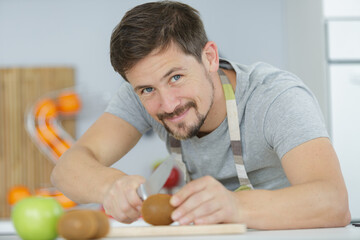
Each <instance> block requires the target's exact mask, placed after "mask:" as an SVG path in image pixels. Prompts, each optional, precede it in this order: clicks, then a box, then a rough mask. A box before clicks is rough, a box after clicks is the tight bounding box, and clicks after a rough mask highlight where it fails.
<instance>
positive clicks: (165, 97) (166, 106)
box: [160, 89, 180, 113]
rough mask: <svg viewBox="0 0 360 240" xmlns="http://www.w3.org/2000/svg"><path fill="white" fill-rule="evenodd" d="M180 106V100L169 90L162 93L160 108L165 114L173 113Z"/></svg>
mask: <svg viewBox="0 0 360 240" xmlns="http://www.w3.org/2000/svg"><path fill="white" fill-rule="evenodd" d="M179 105H180V99H179V98H178V97H177V95H176V93H175V92H174V91H171V90H169V89H167V90H165V91H162V92H161V93H160V108H161V110H162V111H163V112H166V113H172V112H173V111H174V110H175V108H176V107H177V106H179Z"/></svg>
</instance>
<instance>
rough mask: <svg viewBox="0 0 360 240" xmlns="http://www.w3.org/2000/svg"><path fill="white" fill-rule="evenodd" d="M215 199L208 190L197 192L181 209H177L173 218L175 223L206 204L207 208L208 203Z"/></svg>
mask: <svg viewBox="0 0 360 240" xmlns="http://www.w3.org/2000/svg"><path fill="white" fill-rule="evenodd" d="M212 199H213V195H211V194H209V193H208V192H207V191H206V190H203V191H200V192H197V193H195V194H193V195H192V196H190V197H189V198H188V199H186V201H185V202H183V203H182V204H181V205H180V206H179V207H177V208H176V209H175V210H174V211H173V213H172V215H171V217H172V219H173V220H174V221H178V220H179V219H180V218H182V217H184V216H185V215H189V213H191V212H192V211H195V210H196V209H199V207H201V206H202V205H203V204H204V203H205V205H206V206H207V204H206V202H208V201H210V200H212Z"/></svg>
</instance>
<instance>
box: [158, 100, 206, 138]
mask: <svg viewBox="0 0 360 240" xmlns="http://www.w3.org/2000/svg"><path fill="white" fill-rule="evenodd" d="M190 108H194V111H195V117H196V119H195V122H194V123H193V124H186V123H185V122H180V123H178V124H176V126H175V127H173V128H171V127H170V126H169V125H168V124H167V123H166V122H165V120H166V119H167V118H172V117H174V116H178V115H181V114H182V113H184V112H185V111H187V110H188V109H190ZM206 116H207V114H205V115H203V114H200V113H199V111H198V107H197V104H196V103H195V102H194V101H190V102H188V103H186V104H185V105H184V106H180V107H177V108H176V109H175V110H174V111H173V112H172V113H162V114H158V115H157V117H158V118H159V120H160V121H161V122H162V124H163V126H164V127H165V129H166V130H167V131H168V132H169V133H170V134H171V135H173V137H174V138H176V139H178V140H183V139H188V138H192V137H194V136H196V135H197V134H198V132H199V130H200V128H201V126H202V125H203V124H204V121H205V119H206Z"/></svg>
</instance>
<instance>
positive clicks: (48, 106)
mask: <svg viewBox="0 0 360 240" xmlns="http://www.w3.org/2000/svg"><path fill="white" fill-rule="evenodd" d="M34 114H35V116H36V117H37V118H39V117H40V118H54V117H56V116H57V108H56V104H55V102H54V101H53V100H52V99H51V98H44V99H41V100H39V101H38V102H37V103H36V105H35V108H34Z"/></svg>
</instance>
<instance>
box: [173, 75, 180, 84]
mask: <svg viewBox="0 0 360 240" xmlns="http://www.w3.org/2000/svg"><path fill="white" fill-rule="evenodd" d="M180 77H181V76H180V75H175V76H173V77H172V78H171V82H176V81H177V80H179V79H180Z"/></svg>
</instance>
